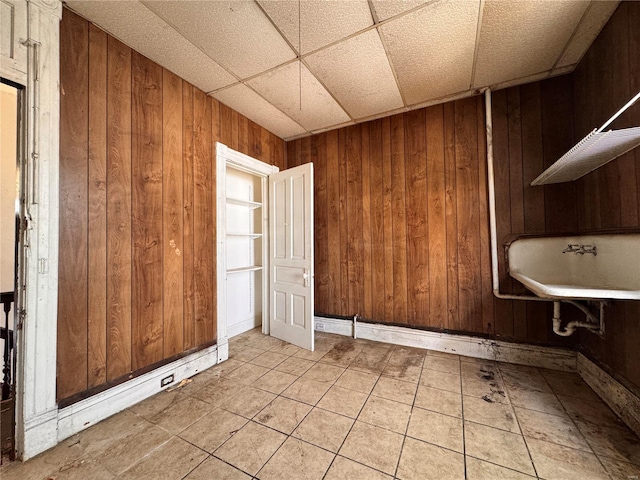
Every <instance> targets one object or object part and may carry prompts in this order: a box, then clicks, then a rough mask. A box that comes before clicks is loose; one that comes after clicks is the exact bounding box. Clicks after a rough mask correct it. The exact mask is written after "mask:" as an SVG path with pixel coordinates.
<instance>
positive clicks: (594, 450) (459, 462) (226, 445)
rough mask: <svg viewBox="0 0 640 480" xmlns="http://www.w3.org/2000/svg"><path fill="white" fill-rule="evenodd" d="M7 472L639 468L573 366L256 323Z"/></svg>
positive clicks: (407, 472)
mask: <svg viewBox="0 0 640 480" xmlns="http://www.w3.org/2000/svg"><path fill="white" fill-rule="evenodd" d="M0 477H2V479H3V480H13V479H21V480H26V479H56V480H62V479H92V480H100V479H111V478H125V479H153V480H161V479H167V480H173V479H176V480H177V479H189V480H205V479H206V480H213V479H250V478H252V477H254V478H259V479H309V480H312V479H318V480H320V479H325V480H334V479H349V480H357V479H366V480H376V479H391V478H399V479H407V480H410V479H420V480H425V479H438V480H446V479H455V480H458V479H465V478H466V479H469V480H479V479H487V480H498V479H514V480H520V479H522V480H525V479H531V478H540V479H546V480H565V479H566V480H570V479H579V480H587V479H588V480H592V479H593V480H596V479H609V478H614V479H624V480H632V479H637V478H638V477H640V441H639V439H638V438H637V437H636V436H635V435H634V434H633V433H632V432H631V431H630V430H629V429H628V428H626V427H625V426H624V425H623V424H622V423H621V422H620V421H619V420H618V419H617V418H616V416H615V415H614V414H613V412H612V411H611V410H610V409H609V408H608V407H607V406H606V405H605V404H604V403H603V402H602V401H601V400H600V399H599V398H598V397H597V396H596V395H595V393H594V392H593V391H592V390H591V389H590V388H589V387H588V386H587V385H586V384H585V383H584V382H583V381H582V380H581V379H580V378H579V377H578V376H577V375H576V374H571V373H563V372H557V371H551V370H543V369H537V368H531V367H522V366H516V365H511V364H498V363H495V362H490V361H484V360H476V359H471V358H466V357H460V356H457V355H451V354H443V353H438V352H433V351H428V350H419V349H413V348H407V347H399V346H393V345H388V344H384V343H376V342H371V341H367V340H353V339H350V338H345V337H339V336H335V335H329V334H323V333H319V334H318V335H317V337H316V351H315V352H313V353H312V352H308V351H305V350H301V349H299V348H297V347H295V346H293V345H290V344H287V343H284V342H281V341H279V340H277V339H275V338H272V337H268V336H265V335H262V334H261V333H260V332H259V331H258V330H252V331H250V332H247V333H245V334H242V335H240V336H238V337H235V338H234V339H232V340H231V342H230V358H229V360H228V361H226V362H224V363H222V364H221V365H218V366H216V367H214V368H211V369H209V370H207V371H205V372H203V373H200V374H199V375H197V376H195V377H193V379H192V381H191V382H189V383H187V384H186V385H184V386H183V387H180V388H177V389H175V390H172V391H170V392H162V393H159V394H158V395H155V396H154V397H151V398H149V399H147V400H145V401H144V402H142V403H140V404H138V405H136V406H134V407H132V408H130V409H128V410H126V411H123V412H121V413H119V414H118V415H115V416H113V417H111V418H109V419H107V420H105V421H103V422H101V423H100V424H98V425H96V426H94V427H92V428H89V429H88V430H86V431H84V432H82V433H80V434H78V435H75V436H73V437H72V438H70V439H67V440H66V441H64V442H62V443H61V444H60V445H58V446H57V447H56V448H54V449H52V450H50V451H48V452H46V453H44V454H42V455H40V456H38V457H36V458H34V459H32V460H31V461H29V462H26V463H24V464H19V463H14V464H12V465H9V466H7V467H3V468H2V469H1V470H0Z"/></svg>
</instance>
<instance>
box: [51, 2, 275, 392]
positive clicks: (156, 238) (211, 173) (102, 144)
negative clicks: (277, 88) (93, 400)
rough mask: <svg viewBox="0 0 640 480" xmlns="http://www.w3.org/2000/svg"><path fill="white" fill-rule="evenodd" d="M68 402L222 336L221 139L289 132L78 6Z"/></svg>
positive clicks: (63, 300) (254, 145)
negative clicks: (110, 30)
mask: <svg viewBox="0 0 640 480" xmlns="http://www.w3.org/2000/svg"><path fill="white" fill-rule="evenodd" d="M60 48H61V52H60V53H61V64H60V74H61V119H60V257H59V258H60V263H59V306H58V359H57V363H58V365H57V368H58V378H57V381H58V392H57V396H58V399H59V400H61V399H67V398H69V397H71V396H73V395H75V394H78V393H81V392H85V391H86V390H88V389H92V388H96V389H99V388H101V387H104V386H105V385H109V384H113V383H117V382H119V381H122V380H124V379H127V378H129V376H130V375H132V374H135V373H136V372H137V371H141V370H143V369H146V368H149V367H150V366H152V365H155V364H158V363H159V362H162V361H165V360H167V359H170V358H173V357H175V356H177V355H180V354H181V353H183V352H185V351H188V350H191V349H194V348H197V347H201V346H203V345H208V344H212V343H214V342H215V340H216V277H215V273H216V265H215V258H216V257H215V239H216V232H215V215H216V205H215V201H216V200H215V199H216V192H215V166H214V163H215V158H214V157H215V142H216V141H220V142H222V143H225V144H226V145H228V146H230V147H231V148H234V149H236V150H239V151H241V152H243V153H246V154H248V155H251V156H253V157H255V158H258V159H260V160H262V161H265V162H267V163H271V164H275V165H278V166H280V168H283V167H284V164H285V158H284V155H285V150H284V142H283V141H282V140H281V139H279V138H278V137H276V136H275V135H273V134H272V133H270V132H268V131H267V130H265V129H263V128H261V127H260V126H258V125H256V124H255V123H253V122H251V121H250V120H248V119H247V118H245V117H243V116H242V115H240V114H238V113H237V112H235V111H233V110H231V109H230V108H228V107H226V106H225V105H222V104H220V103H219V102H217V101H216V100H215V99H213V98H211V97H208V96H206V95H205V94H204V93H203V92H201V91H200V90H198V89H197V88H195V87H193V86H192V85H190V84H189V83H187V82H185V81H183V80H182V79H181V78H179V77H177V76H176V75H174V74H172V73H171V72H169V71H167V70H165V69H163V68H162V67H160V66H159V65H157V64H155V63H153V62H152V61H150V60H149V59H147V58H145V57H144V56H142V55H140V54H139V53H137V52H135V51H133V50H131V49H130V48H129V47H127V46H126V45H124V44H122V43H121V42H119V41H118V40H116V39H115V38H113V37H111V36H109V35H107V34H106V33H105V32H103V31H102V30H100V29H98V28H96V27H95V26H93V25H92V24H90V23H89V22H87V21H86V20H84V19H82V18H81V17H79V16H77V15H75V14H74V13H72V12H70V11H69V10H67V9H65V10H64V14H63V20H62V23H61V39H60Z"/></svg>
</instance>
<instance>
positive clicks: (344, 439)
mask: <svg viewBox="0 0 640 480" xmlns="http://www.w3.org/2000/svg"><path fill="white" fill-rule="evenodd" d="M354 341H355V340H354ZM393 350H395V346H394V347H392V348H391V351H392V352H393ZM360 353H362V352H360ZM360 353H358V355H356V357H355V358H354V359H353V360H352V361H351V362H350V363H349V366H351V364H353V362H354V361H355V359H356V358H358V357H359V356H360ZM389 358H391V356H389ZM388 363H389V359H387V362H386V363H385V368H386V365H387V364H388ZM349 366H347V367H346V368H345V369H344V371H343V372H342V373H341V374H340V376H339V377H338V378H337V379H336V382H334V385H335V383H337V381H338V380H339V379H340V378H341V377H342V375H344V374H345V372H346V371H347V370H348V369H349ZM383 370H384V368H383ZM365 373H371V372H365ZM381 376H382V374H378V378H377V379H376V381H375V383H374V384H373V387H371V391H370V392H369V394H368V395H367V398H366V400H365V401H364V402H363V404H362V407H360V410H359V411H358V414H357V415H356V417H355V418H354V419H352V420H353V423H352V424H351V427H350V428H349V431H348V432H347V434H346V435H345V436H344V438H343V439H342V443H340V447H338V451H337V452H336V455H335V457H333V460H331V465H329V468H328V469H327V471H326V472H325V474H324V475H323V477H322V478H323V479H324V478H325V477H326V476H327V473H328V472H329V470H330V469H331V466H332V465H333V462H334V461H335V459H336V457H337V456H338V455H339V452H340V450H342V447H344V444H345V442H346V441H347V438H348V437H349V435H350V434H351V431H352V430H353V427H354V426H355V424H356V422H357V421H358V417H359V416H360V414H361V413H362V409H363V408H364V406H365V405H366V404H367V401H368V400H369V397H370V396H371V392H373V390H374V389H375V388H376V385H377V384H378V381H379V380H380V377H381ZM347 390H349V389H347ZM328 391H329V390H327V392H328ZM351 391H355V390H351ZM327 392H325V395H326V393H327ZM359 393H362V392H359ZM323 398H324V395H323ZM321 400H322V398H321V399H320V400H318V404H319V403H320V401H321ZM319 408H322V407H319ZM334 413H335V412H334ZM400 453H402V450H401V452H400ZM344 458H347V457H344ZM349 460H352V461H355V460H353V459H349ZM357 463H360V462H357ZM361 465H364V464H362V463H361ZM365 466H368V467H369V468H372V467H371V466H369V465H365ZM374 470H377V471H380V470H378V469H374Z"/></svg>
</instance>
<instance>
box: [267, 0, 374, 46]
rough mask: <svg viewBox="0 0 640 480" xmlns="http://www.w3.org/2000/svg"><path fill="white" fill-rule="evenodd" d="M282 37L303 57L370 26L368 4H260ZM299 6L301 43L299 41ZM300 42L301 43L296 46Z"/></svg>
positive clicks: (335, 0)
mask: <svg viewBox="0 0 640 480" xmlns="http://www.w3.org/2000/svg"><path fill="white" fill-rule="evenodd" d="M259 3H260V5H261V6H262V8H263V9H264V10H265V12H267V14H268V15H269V17H271V19H272V20H273V22H274V23H275V24H276V26H277V27H278V28H279V29H280V31H281V32H282V34H283V35H284V36H285V37H286V38H287V40H289V42H290V43H291V45H293V47H294V48H295V49H296V50H297V51H299V50H300V48H298V43H300V44H301V50H302V54H303V55H304V54H306V53H309V52H313V51H314V50H317V49H318V48H321V47H324V46H325V45H329V44H330V43H333V42H335V41H338V40H341V39H343V38H346V37H348V36H349V35H352V34H354V33H356V32H358V31H360V30H362V29H363V28H367V27H369V26H371V25H373V18H372V17H371V10H370V9H369V4H368V2H367V0H304V1H302V2H300V3H298V1H297V0H284V1H283V0H259ZM298 5H300V26H301V27H300V32H299V33H300V39H298ZM298 40H300V42H298Z"/></svg>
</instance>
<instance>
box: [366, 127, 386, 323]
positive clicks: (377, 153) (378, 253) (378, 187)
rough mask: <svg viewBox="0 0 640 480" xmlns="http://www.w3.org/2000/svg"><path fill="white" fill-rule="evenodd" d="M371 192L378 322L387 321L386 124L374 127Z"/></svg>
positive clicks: (374, 282) (375, 311) (374, 296)
mask: <svg viewBox="0 0 640 480" xmlns="http://www.w3.org/2000/svg"><path fill="white" fill-rule="evenodd" d="M369 156H370V159H371V160H370V172H369V173H370V177H371V180H370V188H371V244H372V245H371V256H372V259H371V269H372V278H371V284H372V285H371V289H372V290H373V305H372V313H371V316H372V318H373V319H374V320H378V321H381V320H384V318H385V298H386V297H385V282H384V276H385V260H384V258H385V243H384V185H383V165H382V121H381V120H374V121H373V122H371V124H370V136H369Z"/></svg>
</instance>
